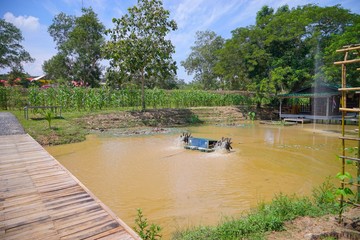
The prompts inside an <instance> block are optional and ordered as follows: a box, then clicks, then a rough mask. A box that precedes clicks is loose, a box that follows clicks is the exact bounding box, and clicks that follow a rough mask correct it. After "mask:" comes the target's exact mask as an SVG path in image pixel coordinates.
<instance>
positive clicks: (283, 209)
mask: <svg viewBox="0 0 360 240" xmlns="http://www.w3.org/2000/svg"><path fill="white" fill-rule="evenodd" d="M334 189H335V188H334V186H333V185H331V184H330V183H329V180H326V182H325V183H324V184H323V185H321V186H320V187H319V188H316V189H314V195H313V199H314V200H313V201H312V200H311V199H310V198H307V197H296V196H287V195H284V194H279V195H277V196H275V198H274V199H273V200H272V201H271V202H270V203H269V204H260V205H259V206H258V208H257V209H254V210H252V211H251V212H250V213H248V214H247V215H246V216H243V217H241V218H239V219H231V218H228V219H225V220H224V221H223V223H220V224H219V225H217V226H215V227H204V226H200V227H197V228H194V229H190V230H185V231H182V232H177V233H175V235H174V239H214V240H215V239H265V233H266V232H269V231H281V230H283V229H284V222H285V221H289V220H293V219H295V218H296V217H299V216H311V217H316V216H321V215H324V214H328V213H334V211H336V210H335V209H337V208H336V206H337V203H336V200H335V198H334V197H333V194H334V191H335V190H334Z"/></svg>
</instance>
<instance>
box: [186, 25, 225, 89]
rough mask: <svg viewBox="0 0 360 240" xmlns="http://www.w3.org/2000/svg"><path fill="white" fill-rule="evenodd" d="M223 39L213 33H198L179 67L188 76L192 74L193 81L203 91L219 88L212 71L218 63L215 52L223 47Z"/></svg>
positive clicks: (216, 77) (215, 75)
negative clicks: (182, 68)
mask: <svg viewBox="0 0 360 240" xmlns="http://www.w3.org/2000/svg"><path fill="white" fill-rule="evenodd" d="M224 41H225V40H224V39H223V38H222V37H220V36H217V35H216V33H215V32H213V31H204V32H202V31H198V32H197V33H196V40H195V46H192V47H191V53H190V55H189V56H188V57H187V59H186V60H185V61H182V62H181V65H182V66H183V67H184V68H185V69H186V71H187V73H188V74H194V80H195V81H197V82H199V83H200V84H201V85H202V86H203V89H214V88H217V87H218V86H219V83H218V80H217V79H218V77H219V76H218V75H217V74H216V73H215V72H214V71H213V69H214V67H215V65H216V64H217V62H218V55H217V51H218V50H220V49H221V48H222V47H223V44H224Z"/></svg>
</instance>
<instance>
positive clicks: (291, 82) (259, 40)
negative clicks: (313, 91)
mask: <svg viewBox="0 0 360 240" xmlns="http://www.w3.org/2000/svg"><path fill="white" fill-rule="evenodd" d="M359 27H360V15H358V14H352V13H350V11H349V10H345V9H343V8H342V7H341V6H340V5H336V6H333V7H319V6H317V5H311V4H310V5H304V6H298V7H296V8H291V9H290V8H289V6H287V5H284V6H281V7H279V8H278V9H277V11H274V9H272V8H270V7H268V6H264V7H262V9H261V10H260V11H259V12H258V13H257V17H256V25H255V26H248V27H242V28H237V29H235V30H233V31H232V37H231V38H230V39H228V40H226V42H225V44H224V47H223V48H221V49H220V50H218V51H216V53H213V54H214V58H215V57H217V59H218V61H217V63H216V65H215V66H214V67H213V68H212V70H213V72H214V73H215V74H217V75H218V76H220V78H219V80H218V81H219V84H221V86H222V88H224V89H241V90H249V91H253V92H255V94H256V95H255V99H256V101H257V103H258V105H260V104H266V103H269V102H270V101H271V100H272V97H273V96H276V95H277V94H279V93H284V92H289V91H293V90H299V89H300V88H303V87H306V86H309V85H310V84H311V83H312V82H313V81H314V80H315V79H320V80H323V81H325V82H332V83H334V82H336V81H338V79H339V76H341V68H339V67H338V66H334V64H333V62H334V61H340V60H341V59H342V58H343V56H342V55H341V54H338V53H336V50H337V49H339V48H341V47H342V46H344V45H349V44H355V43H358V42H359V41H360V35H359V33H360V31H359ZM349 57H350V58H355V57H356V56H355V55H354V56H349ZM355 68H356V66H349V70H348V72H349V73H348V75H349V76H348V79H349V81H350V82H348V83H349V84H350V85H353V86H357V85H359V83H360V73H359V71H356V70H355Z"/></svg>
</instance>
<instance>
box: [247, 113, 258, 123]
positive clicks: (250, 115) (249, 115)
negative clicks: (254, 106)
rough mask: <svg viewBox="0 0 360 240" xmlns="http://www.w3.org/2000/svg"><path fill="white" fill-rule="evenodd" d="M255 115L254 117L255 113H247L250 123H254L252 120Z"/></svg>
mask: <svg viewBox="0 0 360 240" xmlns="http://www.w3.org/2000/svg"><path fill="white" fill-rule="evenodd" d="M255 115H256V113H255V112H249V113H248V117H249V119H250V120H251V121H254V120H255Z"/></svg>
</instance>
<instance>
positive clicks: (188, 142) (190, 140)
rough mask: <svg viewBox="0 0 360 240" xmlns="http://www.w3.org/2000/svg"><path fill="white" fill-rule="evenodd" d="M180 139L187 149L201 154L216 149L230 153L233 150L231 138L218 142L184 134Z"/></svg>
mask: <svg viewBox="0 0 360 240" xmlns="http://www.w3.org/2000/svg"><path fill="white" fill-rule="evenodd" d="M180 139H181V141H182V142H183V143H184V148H185V149H191V150H199V151H201V152H213V151H215V150H216V149H225V150H227V151H228V152H230V150H231V149H232V147H231V144H232V142H231V138H224V137H222V138H221V140H219V141H217V140H212V139H207V138H195V137H192V136H191V133H183V134H182V135H181V136H180Z"/></svg>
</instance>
